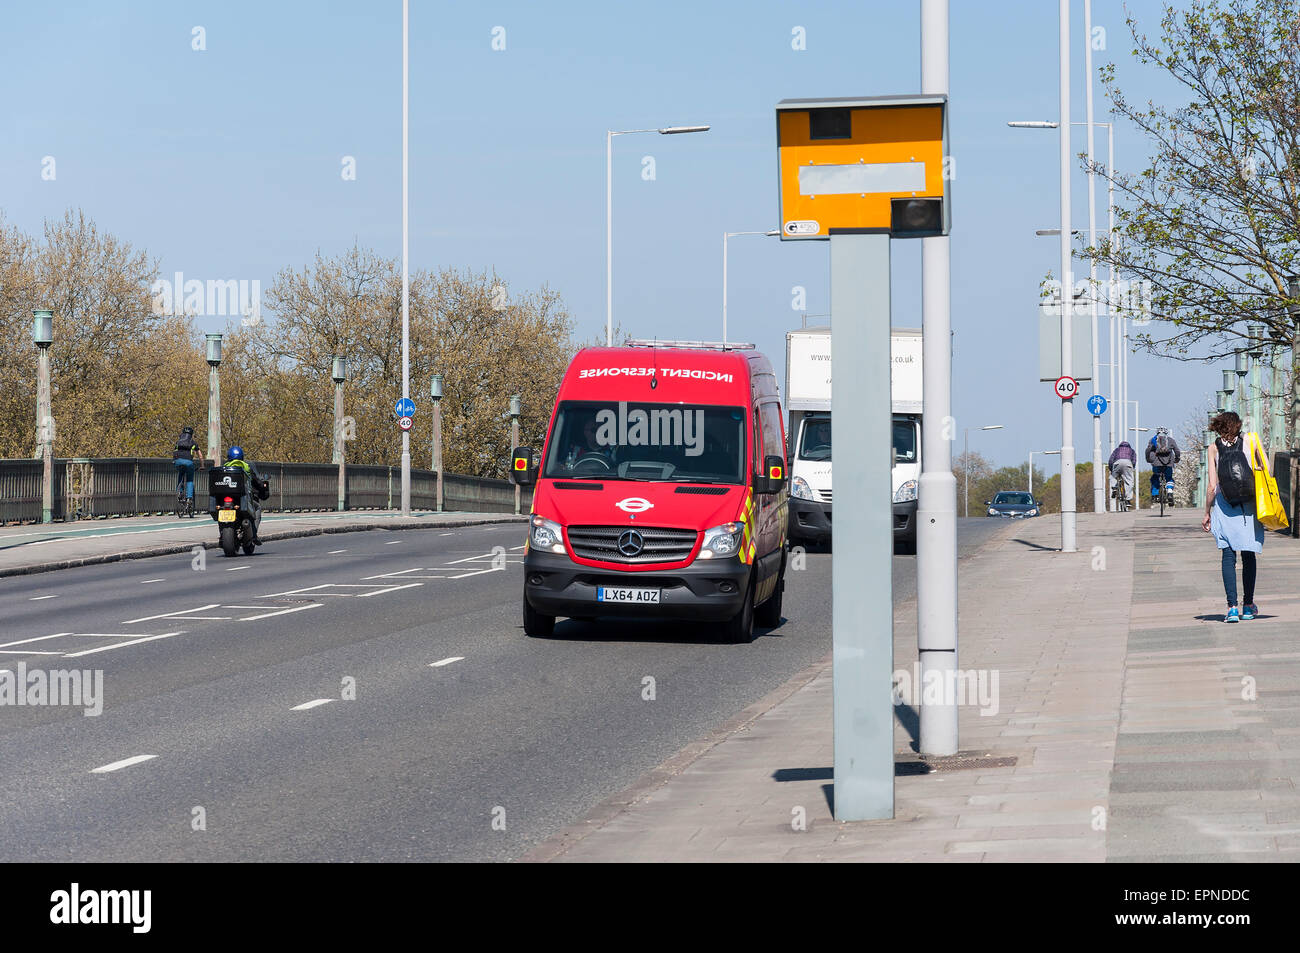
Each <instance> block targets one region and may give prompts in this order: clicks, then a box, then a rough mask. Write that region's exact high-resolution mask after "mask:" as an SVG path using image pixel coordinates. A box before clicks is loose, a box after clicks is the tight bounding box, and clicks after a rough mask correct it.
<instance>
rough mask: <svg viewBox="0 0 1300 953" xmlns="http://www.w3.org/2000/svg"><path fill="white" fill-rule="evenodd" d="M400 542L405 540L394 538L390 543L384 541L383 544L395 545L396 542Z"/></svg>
mask: <svg viewBox="0 0 1300 953" xmlns="http://www.w3.org/2000/svg"><path fill="white" fill-rule="evenodd" d="M402 542H405V540H401V539H395V540H393V541H392V542H391V543H384V545H385V546H396V545H397V544H398V543H402Z"/></svg>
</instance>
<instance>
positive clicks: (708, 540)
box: [699, 477, 798, 559]
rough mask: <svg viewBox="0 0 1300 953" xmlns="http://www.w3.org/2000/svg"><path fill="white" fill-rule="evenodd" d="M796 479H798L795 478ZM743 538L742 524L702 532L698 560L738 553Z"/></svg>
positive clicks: (721, 557) (720, 557)
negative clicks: (702, 538)
mask: <svg viewBox="0 0 1300 953" xmlns="http://www.w3.org/2000/svg"><path fill="white" fill-rule="evenodd" d="M796 479H798V478H797V477H796ZM744 536H745V524H744V523H739V522H737V523H723V524H722V525H721V526H715V527H713V528H712V529H706V530H705V531H704V545H703V546H701V547H700V557H699V558H700V559H724V558H726V557H727V556H734V555H736V553H738V552H740V541H741V540H742V539H743V538H744Z"/></svg>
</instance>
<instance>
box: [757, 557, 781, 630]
mask: <svg viewBox="0 0 1300 953" xmlns="http://www.w3.org/2000/svg"><path fill="white" fill-rule="evenodd" d="M784 597H785V566H782V567H781V572H780V573H778V574H777V577H776V588H775V589H773V590H772V595H771V596H769V597H768V600H767V602H764V603H763V604H762V605H761V606H759V607H758V608H757V609H755V610H754V624H755V625H757V626H759V627H761V628H764V629H775V628H776V627H777V626H778V625H780V624H781V603H782V601H783V600H784Z"/></svg>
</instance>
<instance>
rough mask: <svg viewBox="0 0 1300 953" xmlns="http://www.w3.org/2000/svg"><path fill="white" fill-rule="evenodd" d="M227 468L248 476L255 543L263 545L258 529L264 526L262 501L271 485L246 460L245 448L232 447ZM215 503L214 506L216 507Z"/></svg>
mask: <svg viewBox="0 0 1300 953" xmlns="http://www.w3.org/2000/svg"><path fill="white" fill-rule="evenodd" d="M226 466H227V467H238V468H239V469H241V470H243V471H244V473H246V474H247V475H248V482H249V493H248V500H247V501H246V502H247V504H248V509H249V512H251V513H252V514H253V542H255V543H257V545H259V546H260V545H262V540H261V538H260V537H259V536H258V535H257V530H258V527H260V526H261V525H262V502H261V501H262V500H264V499H266V497H267V491H268V490H269V488H270V484H269V483H267V482H266V480H264V479H262V475H261V474H260V473H258V472H257V467H255V466H253V464H252V462H251V461H249V460H246V459H245V458H244V448H243V447H238V446H232V447H231V448H230V449H229V450H227V451H226ZM215 505H216V503H215V501H214V502H213V506H215Z"/></svg>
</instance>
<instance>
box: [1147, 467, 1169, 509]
mask: <svg viewBox="0 0 1300 953" xmlns="http://www.w3.org/2000/svg"><path fill="white" fill-rule="evenodd" d="M1173 478H1174V468H1173V467H1162V466H1160V465H1159V464H1152V466H1151V498H1152V499H1153V500H1154V499H1156V498H1157V497H1158V496H1160V489H1159V488H1160V487H1162V486H1164V485H1165V484H1166V483H1168V482H1169V481H1170V480H1172V479H1173Z"/></svg>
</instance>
